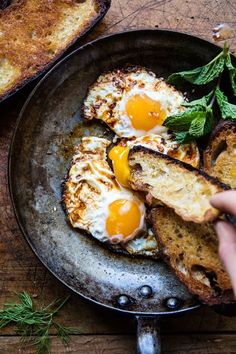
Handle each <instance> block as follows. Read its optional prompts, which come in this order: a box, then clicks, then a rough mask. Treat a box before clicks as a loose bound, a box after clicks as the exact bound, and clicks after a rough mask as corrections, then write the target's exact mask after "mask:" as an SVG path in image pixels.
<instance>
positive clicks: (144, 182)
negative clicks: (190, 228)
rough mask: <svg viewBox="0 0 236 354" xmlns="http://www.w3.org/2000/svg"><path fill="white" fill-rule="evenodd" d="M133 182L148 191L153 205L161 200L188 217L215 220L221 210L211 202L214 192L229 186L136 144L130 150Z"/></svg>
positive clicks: (189, 219) (197, 219) (148, 198)
mask: <svg viewBox="0 0 236 354" xmlns="http://www.w3.org/2000/svg"><path fill="white" fill-rule="evenodd" d="M129 165H130V168H131V186H132V188H133V189H135V190H139V191H145V192H147V193H148V194H147V197H146V198H147V202H149V204H150V205H153V204H154V203H155V200H158V201H160V202H161V203H163V204H164V205H167V206H169V207H171V208H173V209H174V210H175V212H176V213H177V214H178V215H180V216H181V217H182V219H184V220H187V221H194V222H196V223H202V222H207V221H212V220H214V219H216V218H217V217H218V215H219V211H218V210H217V209H215V208H213V207H212V206H211V205H210V202H209V199H210V197H211V196H212V195H214V194H215V193H218V192H222V191H224V190H228V189H230V187H229V186H227V185H225V184H222V183H221V182H219V181H218V180H216V179H215V178H213V177H210V176H208V175H207V174H205V173H204V172H202V171H200V170H198V169H196V168H194V167H192V166H190V165H188V164H185V163H183V162H181V161H179V160H176V159H173V158H172V157H170V156H168V155H164V154H161V153H159V152H157V151H154V150H150V149H147V148H145V147H143V146H136V147H134V148H132V149H131V150H130V153H129Z"/></svg>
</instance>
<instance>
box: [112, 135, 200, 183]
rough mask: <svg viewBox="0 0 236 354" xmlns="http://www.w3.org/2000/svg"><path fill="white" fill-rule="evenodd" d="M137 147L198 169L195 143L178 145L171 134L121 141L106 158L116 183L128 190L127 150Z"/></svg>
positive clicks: (198, 160)
mask: <svg viewBox="0 0 236 354" xmlns="http://www.w3.org/2000/svg"><path fill="white" fill-rule="evenodd" d="M137 145H142V146H145V147H147V148H149V149H152V150H155V151H158V152H161V153H163V154H166V155H169V156H172V157H174V158H176V159H178V160H181V161H183V162H186V163H188V164H191V165H192V166H194V167H199V162H200V155H199V150H198V148H197V145H196V143H191V144H183V145H180V144H178V143H177V142H176V141H175V140H174V137H173V136H172V135H171V134H167V135H166V137H165V138H163V137H162V136H160V135H156V134H150V135H146V136H142V137H139V138H136V139H132V140H124V139H123V140H121V141H120V143H119V144H118V145H116V146H114V147H113V148H112V149H111V150H110V152H109V155H108V156H109V158H110V159H111V161H112V166H113V171H114V174H115V176H116V179H117V181H118V182H119V183H120V184H121V185H122V186H124V187H127V188H129V178H130V169H129V164H128V155H129V150H130V149H131V148H132V147H133V146H137Z"/></svg>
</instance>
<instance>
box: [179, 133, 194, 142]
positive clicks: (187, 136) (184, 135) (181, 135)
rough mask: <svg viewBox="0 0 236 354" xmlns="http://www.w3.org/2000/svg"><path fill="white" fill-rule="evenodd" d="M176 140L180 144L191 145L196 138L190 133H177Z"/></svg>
mask: <svg viewBox="0 0 236 354" xmlns="http://www.w3.org/2000/svg"><path fill="white" fill-rule="evenodd" d="M175 140H176V142H177V143H178V144H187V143H191V141H192V140H194V137H192V136H191V135H190V134H189V132H177V133H175Z"/></svg>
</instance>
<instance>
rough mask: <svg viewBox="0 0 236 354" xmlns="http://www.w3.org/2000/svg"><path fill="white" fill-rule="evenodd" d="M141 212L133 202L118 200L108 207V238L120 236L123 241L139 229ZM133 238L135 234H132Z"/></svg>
mask: <svg viewBox="0 0 236 354" xmlns="http://www.w3.org/2000/svg"><path fill="white" fill-rule="evenodd" d="M140 221H141V212H140V209H139V206H138V204H137V203H136V202H135V201H131V200H127V199H118V200H115V201H114V202H112V203H111V204H110V205H109V215H108V217H107V220H106V230H107V232H108V234H109V236H115V235H121V236H123V240H124V241H125V238H127V237H128V236H131V235H132V234H134V232H135V231H136V230H137V229H138V228H139V227H140ZM134 236H135V234H134Z"/></svg>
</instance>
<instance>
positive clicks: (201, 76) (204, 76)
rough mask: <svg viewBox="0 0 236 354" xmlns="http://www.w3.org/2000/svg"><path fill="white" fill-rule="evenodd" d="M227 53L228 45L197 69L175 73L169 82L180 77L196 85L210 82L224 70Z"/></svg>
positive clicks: (173, 81)
mask: <svg viewBox="0 0 236 354" xmlns="http://www.w3.org/2000/svg"><path fill="white" fill-rule="evenodd" d="M227 55H228V48H227V47H226V48H224V50H223V51H222V52H221V53H220V54H218V55H217V56H216V57H215V58H214V59H213V60H211V61H210V62H209V63H208V64H206V65H204V66H201V67H199V68H196V69H192V70H188V71H181V72H178V73H174V74H172V75H170V76H169V77H168V79H167V82H169V83H175V82H177V81H179V80H180V79H184V80H186V81H188V82H191V83H192V84H194V85H205V84H208V83H209V82H211V81H213V80H214V79H215V78H217V77H218V76H219V75H220V74H221V73H222V72H223V70H224V65H225V58H226V57H227Z"/></svg>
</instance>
